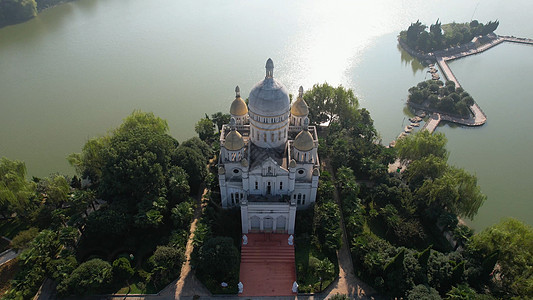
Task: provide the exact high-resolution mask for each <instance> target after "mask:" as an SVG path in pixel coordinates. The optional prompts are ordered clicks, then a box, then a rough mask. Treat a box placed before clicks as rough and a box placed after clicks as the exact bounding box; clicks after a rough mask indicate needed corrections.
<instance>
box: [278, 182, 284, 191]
mask: <svg viewBox="0 0 533 300" xmlns="http://www.w3.org/2000/svg"><path fill="white" fill-rule="evenodd" d="M279 189H280V190H282V189H283V181H280V182H279Z"/></svg>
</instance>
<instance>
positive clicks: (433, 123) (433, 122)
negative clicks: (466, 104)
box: [422, 113, 441, 133]
mask: <svg viewBox="0 0 533 300" xmlns="http://www.w3.org/2000/svg"><path fill="white" fill-rule="evenodd" d="M440 120H441V115H440V114H438V113H435V114H433V115H432V116H431V117H430V118H429V120H428V121H427V122H426V124H424V127H422V130H424V129H425V130H427V131H429V132H430V133H433V131H435V129H436V128H437V126H439V123H440Z"/></svg>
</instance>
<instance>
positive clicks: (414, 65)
mask: <svg viewBox="0 0 533 300" xmlns="http://www.w3.org/2000/svg"><path fill="white" fill-rule="evenodd" d="M396 49H397V50H398V51H399V52H400V58H401V60H402V63H403V64H404V65H405V66H407V65H409V64H410V65H411V69H412V70H413V75H416V73H417V72H420V71H424V70H425V69H426V67H424V65H422V64H421V63H420V61H418V59H415V58H414V57H413V56H411V54H409V53H407V51H405V50H403V49H402V47H401V46H400V44H397V45H396Z"/></svg>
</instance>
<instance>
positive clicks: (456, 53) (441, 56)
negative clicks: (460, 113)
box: [423, 35, 533, 132]
mask: <svg viewBox="0 0 533 300" xmlns="http://www.w3.org/2000/svg"><path fill="white" fill-rule="evenodd" d="M503 42H509V43H518V44H526V45H533V39H527V38H518V37H514V36H499V35H498V36H492V37H490V41H489V42H487V43H484V44H482V45H480V46H476V42H475V41H472V42H470V43H468V44H465V45H462V46H459V47H457V48H453V49H445V50H442V51H436V52H435V53H433V57H434V59H435V60H436V62H437V65H438V66H439V69H440V70H441V72H442V75H443V76H444V78H445V79H446V80H449V81H453V82H454V83H455V87H461V84H460V83H459V81H458V80H457V78H456V77H455V75H454V74H453V72H452V70H451V69H450V67H449V66H448V63H447V62H448V61H451V60H455V59H459V58H463V57H466V56H469V55H474V54H478V53H481V52H484V51H487V50H488V49H490V48H492V47H494V46H497V45H499V44H501V43H503ZM470 111H471V112H472V114H473V117H472V118H469V119H463V118H457V117H453V116H449V115H446V114H441V113H434V114H433V115H432V116H431V118H430V120H428V122H427V123H426V124H425V125H424V127H423V129H425V130H429V131H430V132H433V131H434V130H435V129H436V128H437V126H438V125H439V123H440V121H448V122H453V123H457V124H460V125H466V126H481V125H483V124H485V123H486V122H487V115H485V113H484V112H483V110H482V109H481V108H480V107H479V105H478V104H477V103H476V102H474V104H473V105H472V106H470Z"/></svg>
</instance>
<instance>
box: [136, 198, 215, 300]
mask: <svg viewBox="0 0 533 300" xmlns="http://www.w3.org/2000/svg"><path fill="white" fill-rule="evenodd" d="M206 194H207V189H204V190H203V192H202V193H201V194H199V195H198V197H197V199H196V210H195V211H194V220H193V221H192V223H191V229H190V232H191V233H190V235H189V240H188V241H187V247H186V248H185V260H186V261H185V263H184V264H183V266H182V268H181V273H180V277H179V279H178V280H176V281H174V282H172V283H171V284H169V285H168V286H167V287H166V288H165V289H163V290H162V291H161V292H160V293H159V295H160V296H159V297H157V299H167V298H168V299H180V298H182V297H192V296H194V295H198V296H210V295H211V293H210V292H209V290H208V289H207V288H206V287H205V286H204V285H203V284H202V283H201V282H200V281H199V280H198V279H197V278H196V276H194V271H193V270H192V269H191V253H192V251H193V248H194V247H193V244H192V242H193V238H194V233H195V231H196V225H197V223H198V220H199V219H200V217H201V216H202V211H203V209H204V207H205V206H206V205H207V201H208V200H207V199H206V198H205V195H206ZM146 299H151V298H150V297H147V298H146Z"/></svg>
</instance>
